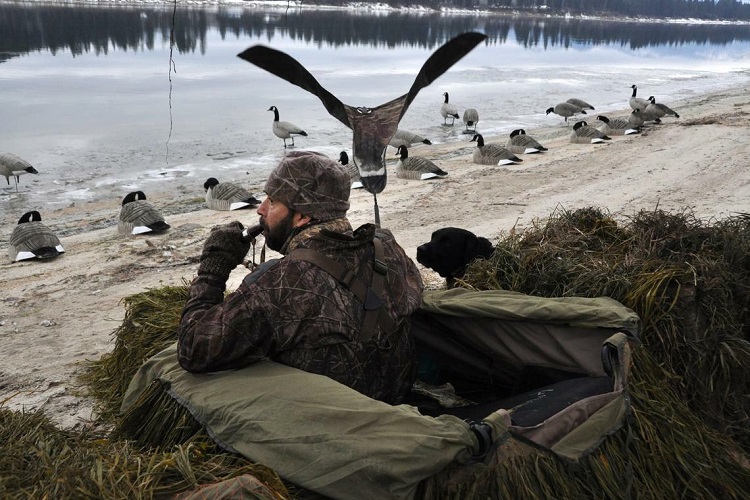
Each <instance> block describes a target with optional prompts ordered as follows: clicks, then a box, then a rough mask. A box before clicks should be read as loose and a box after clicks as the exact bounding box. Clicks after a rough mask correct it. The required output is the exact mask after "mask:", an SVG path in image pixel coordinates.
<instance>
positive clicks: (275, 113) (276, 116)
mask: <svg viewBox="0 0 750 500" xmlns="http://www.w3.org/2000/svg"><path fill="white" fill-rule="evenodd" d="M268 111H273V121H275V122H277V121H279V110H278V108H277V107H276V106H271V107H270V108H268Z"/></svg>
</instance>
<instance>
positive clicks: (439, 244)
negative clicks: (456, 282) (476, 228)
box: [417, 227, 493, 285]
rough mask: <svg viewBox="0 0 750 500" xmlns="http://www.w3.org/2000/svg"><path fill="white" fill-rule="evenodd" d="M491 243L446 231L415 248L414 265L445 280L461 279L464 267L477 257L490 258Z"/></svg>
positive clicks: (466, 233) (450, 229)
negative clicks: (435, 273)
mask: <svg viewBox="0 0 750 500" xmlns="http://www.w3.org/2000/svg"><path fill="white" fill-rule="evenodd" d="M492 252H493V247H492V243H491V242H490V240H488V239H487V238H482V237H481V236H477V235H475V234H474V233H472V232H471V231H467V230H465V229H460V228H457V227H446V228H443V229H438V230H437V231H435V232H434V233H432V238H431V239H430V241H429V242H428V243H425V244H423V245H419V246H418V247H417V262H419V263H420V264H422V265H423V266H425V267H429V268H430V269H433V270H435V271H436V272H437V273H438V274H439V275H440V276H442V277H443V278H446V279H447V280H448V284H449V285H450V284H451V283H452V281H453V279H454V278H460V277H461V276H463V275H464V272H465V271H466V266H468V265H469V263H470V262H471V261H473V260H474V259H476V258H477V257H483V258H485V259H487V258H489V257H490V256H491V255H492Z"/></svg>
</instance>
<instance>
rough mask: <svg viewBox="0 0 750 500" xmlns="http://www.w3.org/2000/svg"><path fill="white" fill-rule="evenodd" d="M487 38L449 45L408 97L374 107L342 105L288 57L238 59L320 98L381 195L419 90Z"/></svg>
mask: <svg viewBox="0 0 750 500" xmlns="http://www.w3.org/2000/svg"><path fill="white" fill-rule="evenodd" d="M486 38H487V36H486V35H484V34H482V33H476V32H470V33H464V34H462V35H459V36H457V37H455V38H453V39H452V40H450V41H448V42H447V43H445V44H444V45H443V46H441V47H440V48H439V49H438V50H436V51H435V52H434V53H433V54H432V55H431V56H430V57H429V58H428V59H427V61H426V62H425V63H424V64H423V65H422V68H421V69H420V71H419V73H418V74H417V76H416V78H415V79H414V83H413V84H412V86H411V88H410V89H409V91H408V92H407V93H406V94H404V95H402V96H400V97H397V98H396V99H393V100H392V101H389V102H387V103H385V104H381V105H380V106H377V107H374V108H370V107H362V106H360V107H357V106H350V105H348V104H344V103H342V102H341V101H340V100H339V99H338V98H337V97H336V96H334V95H333V94H332V93H330V92H329V91H328V90H326V89H325V88H323V87H322V86H321V85H320V83H318V81H317V80H316V79H315V78H314V77H313V76H312V75H311V74H310V72H309V71H307V69H305V67H304V66H302V64H300V63H299V62H298V61H297V60H295V59H294V58H293V57H291V56H289V55H288V54H286V53H284V52H281V51H278V50H275V49H272V48H270V47H266V46H263V45H254V46H252V47H250V48H248V49H246V50H245V51H243V52H241V53H240V54H238V57H240V58H242V59H244V60H246V61H248V62H250V63H252V64H254V65H256V66H258V67H259V68H261V69H264V70H266V71H268V72H270V73H273V74H274V75H276V76H278V77H280V78H283V79H284V80H286V81H288V82H289V83H292V84H294V85H297V86H298V87H300V88H302V89H304V90H307V91H308V92H310V93H312V94H314V95H316V96H317V97H318V98H319V99H320V100H321V102H322V103H323V105H324V106H325V108H326V110H327V111H328V113H329V114H330V115H331V116H333V117H334V118H336V119H337V120H339V121H340V122H341V123H343V124H344V125H346V126H347V127H349V128H350V129H351V130H352V131H353V133H354V138H353V142H352V159H353V161H354V164H355V165H356V166H357V168H358V169H359V174H360V177H361V179H362V184H363V185H364V188H365V189H366V190H367V191H369V192H370V193H373V194H377V193H380V192H381V191H383V189H385V184H386V168H385V151H386V147H387V146H388V142H389V141H390V139H391V137H392V136H393V134H394V133H395V132H396V129H397V128H398V123H399V121H401V118H402V117H403V116H404V113H406V110H407V109H408V108H409V105H410V104H411V103H412V101H413V100H414V98H415V97H416V96H417V94H418V93H419V91H420V90H421V89H423V88H424V87H427V86H428V85H430V84H431V83H432V82H433V81H434V80H435V79H437V78H438V77H439V76H440V75H442V74H443V73H444V72H445V71H447V70H448V69H449V68H450V67H451V66H453V65H454V64H455V63H456V62H458V61H459V60H460V59H461V58H462V57H464V56H465V55H466V54H468V53H469V52H470V51H471V50H472V49H473V48H474V47H476V46H477V45H478V44H479V43H480V42H482V41H483V40H485V39H486ZM376 219H377V213H376ZM376 222H377V221H376Z"/></svg>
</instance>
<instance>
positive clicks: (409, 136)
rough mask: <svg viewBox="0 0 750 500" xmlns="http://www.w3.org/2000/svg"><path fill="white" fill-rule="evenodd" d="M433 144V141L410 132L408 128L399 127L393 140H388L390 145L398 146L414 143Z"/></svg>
mask: <svg viewBox="0 0 750 500" xmlns="http://www.w3.org/2000/svg"><path fill="white" fill-rule="evenodd" d="M420 143H421V144H432V141H430V140H429V139H425V138H424V137H422V136H421V135H419V134H415V133H414V132H409V131H408V130H401V129H397V130H396V133H395V134H393V137H391V140H390V141H389V142H388V145H389V146H393V147H394V148H398V147H399V146H407V147H408V146H413V145H414V144H420Z"/></svg>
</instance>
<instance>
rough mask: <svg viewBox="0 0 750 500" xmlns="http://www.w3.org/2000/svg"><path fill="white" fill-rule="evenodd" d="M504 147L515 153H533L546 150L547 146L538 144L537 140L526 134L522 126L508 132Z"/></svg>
mask: <svg viewBox="0 0 750 500" xmlns="http://www.w3.org/2000/svg"><path fill="white" fill-rule="evenodd" d="M505 149H507V150H508V151H510V152H511V153H515V154H533V153H541V152H542V151H547V148H545V147H544V146H542V145H541V144H539V141H537V140H536V139H534V138H533V137H531V136H528V135H526V131H525V130H524V129H522V128H519V129H516V130H514V131H513V132H511V133H510V137H508V140H507V142H506V143H505Z"/></svg>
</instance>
